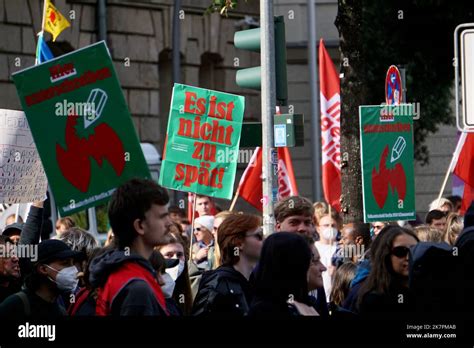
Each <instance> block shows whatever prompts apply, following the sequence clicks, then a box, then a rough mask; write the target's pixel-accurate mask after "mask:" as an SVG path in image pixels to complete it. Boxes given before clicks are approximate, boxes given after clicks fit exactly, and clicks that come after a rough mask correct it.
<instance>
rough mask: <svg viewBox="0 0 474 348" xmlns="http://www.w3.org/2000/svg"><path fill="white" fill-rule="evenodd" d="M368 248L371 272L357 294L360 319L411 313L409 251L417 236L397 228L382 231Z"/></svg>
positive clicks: (416, 241) (415, 242)
mask: <svg viewBox="0 0 474 348" xmlns="http://www.w3.org/2000/svg"><path fill="white" fill-rule="evenodd" d="M377 239H379V240H378V243H376V245H373V246H372V248H371V255H370V260H371V270H370V273H369V276H368V277H367V279H366V280H365V281H364V283H363V284H362V286H361V288H360V291H359V294H358V296H359V297H358V302H357V306H358V310H359V313H360V315H361V316H369V317H370V316H373V317H379V316H380V315H383V314H386V313H394V314H397V313H406V312H409V311H411V297H412V296H411V294H410V291H409V289H408V276H409V256H410V248H411V247H412V246H414V245H416V244H417V243H418V242H419V239H418V237H417V236H416V234H415V233H414V232H412V231H410V230H407V229H405V228H402V227H398V226H390V227H387V228H386V229H384V231H383V233H381V234H380V235H379V236H378V237H377Z"/></svg>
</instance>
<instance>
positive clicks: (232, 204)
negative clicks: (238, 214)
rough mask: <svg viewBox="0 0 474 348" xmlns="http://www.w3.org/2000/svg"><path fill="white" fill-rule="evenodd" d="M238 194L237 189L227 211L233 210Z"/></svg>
mask: <svg viewBox="0 0 474 348" xmlns="http://www.w3.org/2000/svg"><path fill="white" fill-rule="evenodd" d="M239 194H240V187H239V188H238V189H237V192H236V193H235V195H234V198H233V199H232V203H231V204H230V208H229V211H232V210H234V206H235V203H236V202H237V198H239Z"/></svg>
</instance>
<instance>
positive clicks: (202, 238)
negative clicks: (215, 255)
mask: <svg viewBox="0 0 474 348" xmlns="http://www.w3.org/2000/svg"><path fill="white" fill-rule="evenodd" d="M213 226H214V216H211V215H205V216H200V217H198V218H197V219H195V220H194V231H193V233H194V237H195V240H196V243H194V244H193V254H192V259H193V261H194V263H195V264H196V266H197V267H198V268H199V269H203V270H209V269H210V266H209V262H208V253H209V248H210V247H212V246H213V245H214V237H213V236H212V228H213Z"/></svg>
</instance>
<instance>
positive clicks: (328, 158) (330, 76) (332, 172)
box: [319, 39, 341, 212]
mask: <svg viewBox="0 0 474 348" xmlns="http://www.w3.org/2000/svg"><path fill="white" fill-rule="evenodd" d="M319 79H320V100H321V143H322V144H321V145H322V146H321V149H322V166H323V168H322V179H323V191H324V198H325V199H326V202H328V203H329V204H330V205H331V206H333V207H334V208H335V209H336V210H337V211H339V212H340V211H341V203H340V202H339V199H340V197H341V137H340V134H341V95H340V93H341V87H340V82H339V76H338V74H337V72H336V68H335V67H334V63H333V62H332V60H331V57H329V54H328V52H327V51H326V47H324V42H323V39H321V41H320V43H319Z"/></svg>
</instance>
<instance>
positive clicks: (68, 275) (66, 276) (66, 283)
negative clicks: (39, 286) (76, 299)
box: [45, 265, 79, 291]
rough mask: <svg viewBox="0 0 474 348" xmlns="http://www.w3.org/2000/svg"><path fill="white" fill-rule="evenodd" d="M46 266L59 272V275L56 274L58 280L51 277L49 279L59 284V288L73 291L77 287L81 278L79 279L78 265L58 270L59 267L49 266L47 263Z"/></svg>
mask: <svg viewBox="0 0 474 348" xmlns="http://www.w3.org/2000/svg"><path fill="white" fill-rule="evenodd" d="M45 266H46V267H48V268H50V269H52V270H53V271H56V272H58V275H57V276H56V280H54V279H52V278H49V279H50V280H51V281H53V282H55V283H56V284H57V286H58V289H59V290H62V291H73V290H75V289H76V288H77V284H78V283H79V279H77V273H78V270H77V268H76V266H70V267H66V268H63V269H62V270H60V271H58V270H57V269H54V268H53V267H51V266H48V265H45Z"/></svg>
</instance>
